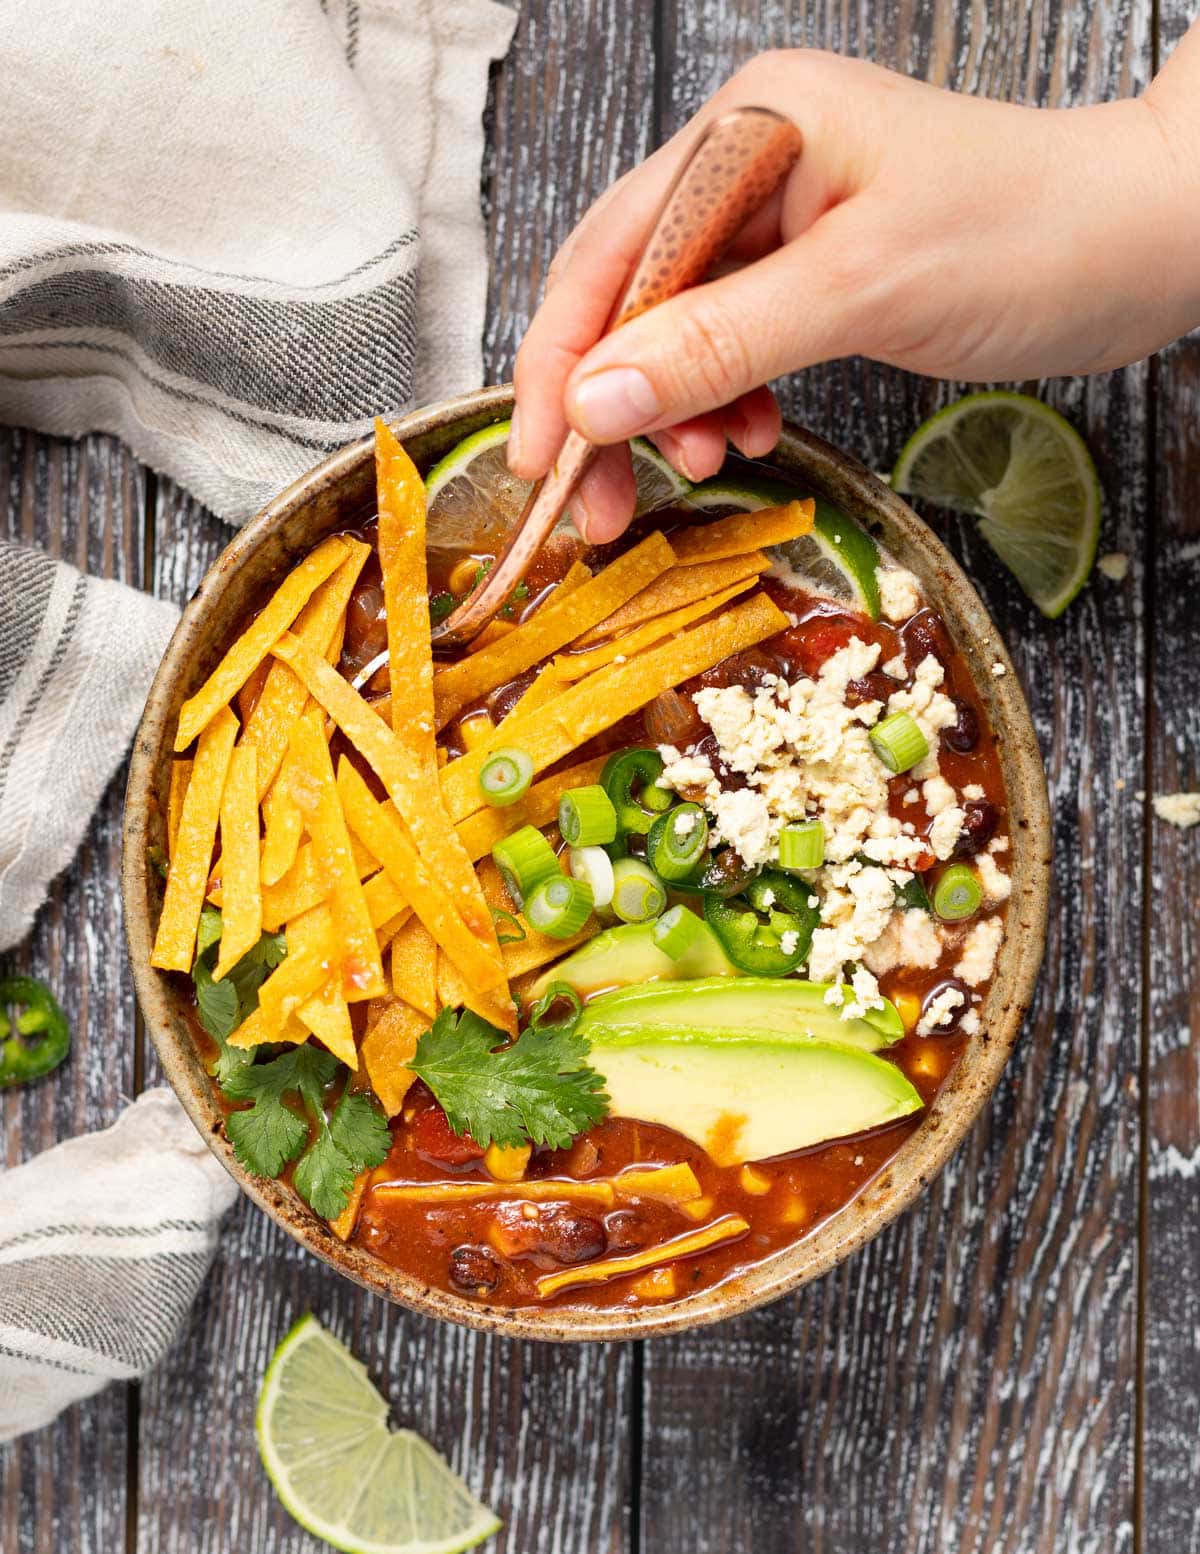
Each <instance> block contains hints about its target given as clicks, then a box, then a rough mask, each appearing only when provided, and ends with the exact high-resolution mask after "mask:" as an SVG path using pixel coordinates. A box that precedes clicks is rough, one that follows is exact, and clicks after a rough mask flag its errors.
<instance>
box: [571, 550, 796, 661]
mask: <svg viewBox="0 0 1200 1554" xmlns="http://www.w3.org/2000/svg"><path fill="white" fill-rule="evenodd" d="M770 565H771V562H770V559H769V557H767V556H764V555H763V553H762V551H761V550H752V551H750V552H749V553H748V554H746V555H744V556H732V557H730V559H729V560H728V561H714V562H711V563H709V564H708V565H701V566H694V567H679V566H676V567H672V568H671V570H670V571H669V572H664V573H663V575H662V576H661V577H660V578H659V579H658V580H657V581H656V582H653V583H651V584H650V586H649V588H643V589H642V591H641V593H640V594H635V596H634V597H633V598H632V599H630V601H629V603H628V604H623V605H622V606H621V608H620V609H619V610H617V611H615V612H614V613H613V614H612V615H610V616H609V617H608V618H607V619H606V620H602V621H601V622H600V624H599V625H598V626H595V627H593V629H592V630H591V631H585V632H583V633H582V635H580V636H578V637H576V638H575V640H574V642H572V644H571V646H572V647H573V648H588V647H594V646H595V645H596V643H598V642H606V641H607V640H608V638H609V637H612V636H615V635H617V633H619V632H622V631H631V630H632V629H633V628H634V627H635V626H644V625H645V623H646V622H647V621H652V620H657V619H658V617H659V616H660V615H669V614H670V613H671V612H672V611H673V610H681V609H682V608H683V607H684V605H685V604H695V602H696V601H697V600H698V599H711V598H712V596H713V594H719V593H723V592H724V590H725V589H726V588H732V587H733V585H734V583H740V582H741V580H742V578H744V577H757V575H758V574H759V573H760V572H765V571H766V570H767V568H768V567H769V566H770Z"/></svg>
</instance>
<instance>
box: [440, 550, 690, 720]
mask: <svg viewBox="0 0 1200 1554" xmlns="http://www.w3.org/2000/svg"><path fill="white" fill-rule="evenodd" d="M674 560H675V556H674V552H673V551H672V549H671V546H670V544H669V542H668V541H667V540H666V538H665V537H664V536H663V535H662V534H661V533H659V531H658V530H657V529H656V530H655V531H654V532H653V533H652V534H649V535H647V536H646V538H645V539H644V540H643V541H642V542H641V544H640V545H635V546H634V548H633V549H632V550H630V551H626V553H625V554H624V555H623V556H618V557H617V559H616V560H615V561H614V562H612V563H611V565H609V566H607V567H605V568H604V570H603V572H601V573H599V574H598V575H597V576H596V577H593V578H592V579H591V581H590V582H587V583H584V584H583V585H582V586H581V587H579V588H575V589H572V590H570V591H569V592H568V593H567V594H566V595H565V597H560V596H561V595H562V593H563V591H562V589H561V588H558V589H555V591H554V593H552V594H551V595H550V598H549V600H548V601H547V602H546V603H545V604H543V605H542V606H541V608H540V609H537V610H535V611H534V612H533V614H532V615H530V616H529V617H528V618H527V619H526V620H524V621H522V622H521V624H520V625H519V626H518V627H517V629H516V630H515V631H510V632H509V633H508V634H507V636H504V637H502V638H501V639H500V641H499V642H494V643H493V644H492V645H491V647H487V648H483V649H482V650H481V651H480V652H478V653H471V654H468V656H467V657H466V658H461V659H459V661H458V662H457V663H456V664H451V665H450V666H449V667H448V668H446V669H441V670H439V671H438V673H437V676H436V678H435V680H434V686H433V691H434V700H435V702H436V705H437V724H438V727H439V728H442V727H444V726H445V725H446V724H447V723H448V722H449V721H450V719H451V718H453V717H455V716H457V714H458V713H459V712H461V711H462V709H463V708H464V707H469V706H470V705H471V704H472V703H473V702H476V701H479V700H480V698H481V697H483V696H486V695H487V693H488V692H489V691H494V690H495V689H496V687H497V686H498V685H504V684H505V683H506V682H507V681H509V680H513V679H515V678H516V676H517V675H519V674H523V673H524V672H525V670H526V669H530V668H532V667H533V665H534V664H537V663H540V662H541V661H542V659H544V658H548V657H549V655H550V654H551V653H553V652H555V651H556V650H557V649H558V648H561V647H565V646H566V644H567V643H568V642H570V641H571V639H572V638H573V637H577V636H578V635H579V633H580V631H581V630H582V631H587V630H588V629H589V628H590V627H592V626H594V625H596V623H597V622H598V621H602V620H604V619H605V617H606V616H608V615H611V614H612V613H613V611H614V610H617V609H619V608H620V607H621V605H623V604H624V603H625V602H626V600H628V599H632V598H633V596H634V595H635V594H638V593H640V592H641V591H642V589H643V588H645V587H646V586H647V584H649V583H652V582H653V581H654V579H655V578H656V577H661V576H662V574H663V573H664V572H666V571H667V570H668V569H669V568H670V567H671V566H672V565H673V564H674Z"/></svg>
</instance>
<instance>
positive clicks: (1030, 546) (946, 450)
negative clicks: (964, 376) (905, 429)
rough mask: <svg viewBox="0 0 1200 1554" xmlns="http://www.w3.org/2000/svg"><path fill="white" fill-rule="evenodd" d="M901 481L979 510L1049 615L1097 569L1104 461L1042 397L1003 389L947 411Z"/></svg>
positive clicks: (986, 529) (918, 439)
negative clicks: (1099, 468) (1096, 460)
mask: <svg viewBox="0 0 1200 1554" xmlns="http://www.w3.org/2000/svg"><path fill="white" fill-rule="evenodd" d="M892 486H893V488H894V489H895V490H896V491H903V492H905V493H907V494H910V495H913V496H919V497H923V498H925V500H926V501H929V502H934V503H936V504H937V505H938V506H939V507H951V508H953V509H954V510H955V511H956V512H961V513H971V514H973V515H974V516H975V517H976V518H978V519H979V532H980V533H981V534H982V535H983V537H984V539H985V540H987V542H988V544H989V545H990V546H991V547H992V549H993V550H994V551H995V552H996V554H997V555H998V556H999V557H1000V559H1001V561H1003V562H1004V563H1005V565H1006V566H1007V567H1008V568H1009V570H1010V571H1011V572H1012V573H1013V575H1014V576H1015V578H1016V579H1017V582H1018V583H1020V585H1021V587H1022V588H1023V589H1024V590H1025V592H1026V593H1027V594H1028V595H1029V597H1030V598H1031V599H1032V600H1033V602H1034V603H1035V604H1036V605H1037V607H1038V609H1039V610H1041V612H1042V614H1043V615H1048V616H1051V617H1054V616H1056V615H1061V614H1062V612H1063V611H1064V610H1065V609H1066V607H1067V605H1068V604H1070V602H1071V600H1072V599H1074V597H1075V595H1076V594H1077V593H1078V592H1079V590H1080V589H1081V588H1082V587H1083V585H1084V583H1085V582H1086V581H1087V578H1088V574H1089V573H1090V572H1091V570H1092V563H1093V561H1094V560H1095V559H1096V547H1097V544H1098V542H1099V539H1100V480H1099V477H1098V475H1097V474H1096V466H1095V464H1093V462H1092V456H1091V454H1090V453H1089V452H1088V450H1087V445H1086V444H1085V443H1084V441H1083V438H1082V437H1080V435H1079V433H1078V432H1077V431H1076V430H1075V428H1074V427H1073V426H1072V425H1071V424H1070V422H1069V421H1065V420H1064V419H1063V417H1062V416H1061V415H1059V413H1058V411H1057V410H1052V409H1051V408H1050V406H1049V405H1044V404H1043V403H1042V402H1041V400H1040V399H1033V398H1031V397H1030V396H1029V395H1028V394H1014V393H1010V392H1009V391H1008V390H1005V389H995V390H988V391H987V392H985V393H981V394H968V395H967V396H966V397H965V398H964V399H960V400H958V401H957V403H956V404H953V405H949V406H948V407H947V408H946V409H945V410H940V411H939V412H938V413H937V415H935V416H932V417H931V418H930V419H929V420H928V421H926V422H925V424H924V425H923V426H921V427H918V429H917V430H916V431H915V432H914V433H913V435H912V436H911V437H910V438H909V440H908V442H907V443H906V444H905V446H904V448H903V450H902V452H901V454H900V457H899V459H897V461H896V468H895V469H894V470H893V471H892Z"/></svg>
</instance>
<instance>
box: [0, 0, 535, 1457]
mask: <svg viewBox="0 0 1200 1554" xmlns="http://www.w3.org/2000/svg"><path fill="white" fill-rule="evenodd" d="M84 9H85V8H83V7H81V6H80V4H79V0H38V3H37V4H36V5H25V6H6V7H0V59H3V61H4V77H5V82H6V86H5V90H4V91H3V92H0V145H2V146H3V147H4V165H5V179H4V188H3V192H2V193H0V422H4V421H6V422H9V423H12V424H16V425H25V426H32V427H35V428H37V429H39V430H41V431H46V432H50V433H54V434H57V435H60V436H69V437H75V436H80V435H82V434H84V433H86V432H89V431H103V432H109V433H113V434H115V435H117V436H119V437H120V438H122V439H123V440H124V441H125V442H126V443H128V445H129V446H130V447H131V448H132V449H133V451H134V452H135V453H136V454H137V456H138V457H139V458H140V459H142V460H143V461H144V462H145V463H147V464H149V465H151V466H152V467H154V468H155V469H158V470H162V471H164V472H165V473H167V474H169V475H171V476H172V477H173V478H174V479H175V480H176V481H178V482H179V483H180V484H181V485H182V486H183V487H184V488H185V489H187V490H188V491H190V492H192V493H193V494H194V495H195V496H197V497H198V498H199V499H200V500H201V501H203V502H204V503H205V504H206V505H207V506H209V507H211V508H212V509H213V510H214V511H215V512H216V513H217V514H219V515H220V516H221V517H223V518H225V519H226V520H228V521H229V522H231V523H242V522H244V521H245V520H246V519H247V518H249V517H251V516H252V515H253V513H254V512H256V511H257V510H258V508H259V507H261V506H262V505H263V504H264V503H265V502H267V501H268V500H270V499H271V498H272V497H274V496H275V495H276V494H277V493H278V492H279V491H280V490H282V489H283V487H285V486H286V485H287V484H288V483H289V482H290V481H292V480H293V479H294V478H295V477H296V476H298V475H300V474H301V473H303V471H304V470H306V469H308V468H309V467H310V466H311V465H312V464H314V463H315V462H316V461H317V460H318V459H319V458H320V457H321V456H322V455H323V454H324V453H325V452H326V451H328V450H329V449H331V448H334V447H337V446H339V445H341V444H343V443H345V442H347V441H349V440H351V439H353V438H355V437H357V436H359V435H360V434H361V433H363V432H364V431H366V430H367V429H368V428H369V426H370V424H371V418H372V417H373V416H374V415H375V414H376V413H378V412H381V411H382V412H384V413H388V412H392V411H397V410H400V409H402V408H404V407H405V406H406V405H407V404H409V403H410V402H411V401H413V400H425V399H431V398H436V397H439V396H442V395H444V394H448V393H451V392H455V391H457V390H461V389H466V388H470V387H474V386H475V385H477V384H478V382H479V381H480V376H481V361H480V342H481V335H482V325H483V309H484V302H485V295H486V278H487V269H486V260H485V254H484V246H483V225H482V216H481V213H480V204H479V175H480V160H481V156H482V150H483V128H482V112H483V107H484V102H485V98H486V92H487V75H488V66H489V62H490V61H491V60H492V59H495V58H499V57H500V56H502V55H503V54H504V52H505V50H506V48H507V46H508V42H509V39H510V36H511V33H512V28H513V25H514V22H515V15H514V13H513V11H512V10H510V9H508V8H507V7H505V6H503V5H499V4H495V3H493V0H437V3H436V4H432V5H431V4H429V3H428V0H226V3H225V4H223V5H221V6H201V5H188V4H180V3H178V0H125V4H123V5H122V6H121V8H120V15H119V17H116V16H114V18H113V24H112V26H108V25H103V26H94V25H87V26H83V25H80V23H81V21H82V20H83V19H84V18H83V11H84ZM177 615H178V611H177V609H176V606H175V604H174V603H171V602H166V601H158V600H154V599H151V598H149V597H147V596H146V595H144V594H140V593H136V592H134V591H132V590H130V589H127V588H124V587H123V586H122V585H119V584H116V583H112V582H106V581H103V580H101V579H96V578H87V577H84V576H82V575H81V574H80V573H78V572H76V571H75V570H74V568H72V567H69V566H67V565H65V564H64V563H61V562H55V561H53V560H51V559H50V558H49V557H47V556H44V555H41V554H39V553H36V552H32V551H30V550H28V549H26V548H24V547H22V546H20V545H17V544H13V543H9V542H0V951H3V950H4V949H6V948H9V947H11V946H12V945H13V944H15V943H16V942H17V941H18V940H19V939H20V938H22V937H23V936H24V934H25V933H26V932H27V931H28V928H29V925H30V923H31V921H32V919H33V916H34V914H35V912H36V911H37V908H38V907H39V905H40V904H41V902H42V901H43V899H44V898H45V893H46V890H47V887H48V885H49V882H50V880H51V879H52V878H53V877H54V876H55V875H56V874H57V873H58V872H59V871H60V870H61V869H62V868H63V867H65V865H66V864H67V863H68V862H69V861H70V858H71V856H72V854H73V853H74V851H75V849H76V848H77V847H78V845H79V842H80V840H81V838H82V836H83V834H84V832H85V830H86V829H87V826H88V823H89V821H90V818H91V814H92V811H93V809H94V808H95V805H96V803H97V801H98V800H99V798H100V795H101V794H102V793H103V791H104V788H105V787H106V785H107V784H108V782H109V781H110V780H111V778H112V776H113V774H114V773H115V772H116V771H117V769H118V768H119V766H120V763H121V760H122V758H123V755H124V752H125V750H126V748H127V746H128V743H129V740H130V737H131V736H132V733H133V729H134V727H135V725H136V723H137V719H138V717H139V715H140V713H141V709H142V705H143V702H144V700H145V695H146V691H147V689H148V687H149V683H150V680H151V678H152V676H153V673H154V669H155V666H156V664H157V662H158V659H159V657H160V655H161V653H162V650H163V647H164V646H165V644H166V641H167V638H168V637H169V635H170V633H171V631H172V629H173V627H174V623H175V620H176V619H177ZM113 883H114V888H115V886H116V882H115V881H114V882H113ZM67 1013H68V1015H70V1013H71V1011H70V1009H69V1008H68V1010H67ZM125 1034H127V1035H128V1034H131V1033H125ZM121 1036H122V1033H120V1032H114V1033H112V1039H114V1040H119V1039H121ZM41 1083H42V1084H43V1085H45V1086H50V1085H53V1084H54V1079H53V1078H50V1079H47V1080H44V1081H41ZM2 1136H3V1110H2V1108H0V1140H2ZM148 1183H149V1184H152V1185H153V1193H152V1194H151V1195H149V1205H148V1202H147V1198H148V1195H147V1192H146V1186H147V1184H148ZM233 1195H234V1191H233V1187H232V1184H231V1183H230V1181H229V1179H228V1178H227V1177H226V1175H225V1173H224V1172H223V1170H222V1169H221V1167H220V1166H219V1165H218V1164H217V1163H216V1162H215V1160H214V1159H213V1158H212V1157H211V1156H210V1155H209V1154H208V1152H207V1149H206V1147H205V1145H204V1144H203V1142H202V1141H201V1140H200V1139H199V1137H198V1135H197V1134H196V1133H195V1130H194V1129H193V1128H192V1126H191V1124H190V1123H189V1122H188V1120H187V1118H186V1116H185V1115H184V1113H183V1110H182V1108H181V1107H180V1106H179V1104H178V1103H177V1102H176V1101H175V1099H174V1097H172V1096H170V1095H169V1094H168V1093H167V1092H165V1091H153V1092H150V1093H149V1094H147V1095H145V1096H143V1097H142V1098H141V1099H140V1100H139V1101H138V1102H137V1103H136V1104H135V1105H134V1106H132V1107H130V1108H129V1109H128V1110H127V1111H126V1112H125V1113H124V1115H123V1116H122V1117H121V1118H120V1119H119V1120H118V1122H117V1124H116V1125H115V1126H114V1127H113V1128H110V1129H109V1130H107V1132H104V1133H99V1134H93V1135H90V1136H85V1137H83V1138H80V1139H75V1140H72V1141H70V1142H69V1143H67V1144H63V1145H60V1146H58V1147H57V1148H56V1149H52V1150H49V1151H47V1152H46V1153H45V1154H43V1155H41V1156H38V1157H37V1158H36V1159H35V1160H33V1161H31V1162H28V1163H27V1164H25V1165H23V1166H18V1167H16V1168H15V1169H13V1170H10V1171H8V1172H7V1173H6V1174H0V1440H5V1439H10V1438H11V1437H13V1436H15V1435H18V1434H20V1433H22V1432H23V1431H25V1430H30V1429H34V1428H36V1427H38V1426H40V1425H42V1424H45V1423H46V1422H47V1421H48V1420H49V1419H51V1418H52V1417H53V1416H54V1415H55V1414H56V1413H57V1412H58V1411H59V1409H61V1408H63V1407H65V1406H66V1405H67V1404H68V1403H69V1402H71V1401H73V1400H74V1399H77V1398H80V1397H84V1396H87V1395H88V1394H89V1393H91V1392H94V1391H96V1390H97V1389H98V1388H99V1387H100V1386H101V1385H103V1383H104V1381H105V1379H108V1378H116V1377H126V1378H128V1377H131V1376H136V1375H140V1374H142V1373H143V1372H144V1371H145V1370H146V1369H148V1368H149V1367H150V1366H151V1365H153V1364H154V1363H155V1362H156V1360H157V1359H158V1358H159V1357H160V1356H161V1355H162V1353H163V1352H164V1351H165V1349H166V1347H167V1346H168V1345H169V1344H170V1343H171V1342H172V1340H173V1338H174V1336H175V1334H176V1333H177V1332H178V1330H179V1328H180V1325H181V1324H182V1322H183V1320H184V1318H185V1317H186V1314H187V1311H188V1308H189V1306H190V1304H191V1301H192V1298H193V1296H194V1295H195V1292H196V1289H197V1287H198V1285H199V1282H200V1280H201V1279H202V1277H203V1275H204V1272H205V1270H206V1268H207V1266H208V1261H209V1258H210V1256H211V1251H212V1247H213V1244H214V1240H215V1236H216V1228H217V1222H218V1220H219V1218H220V1215H221V1214H222V1213H223V1212H224V1210H225V1209H226V1208H227V1207H228V1205H229V1203H230V1202H231V1201H232V1198H233Z"/></svg>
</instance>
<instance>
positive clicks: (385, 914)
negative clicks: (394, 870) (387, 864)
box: [363, 869, 412, 936]
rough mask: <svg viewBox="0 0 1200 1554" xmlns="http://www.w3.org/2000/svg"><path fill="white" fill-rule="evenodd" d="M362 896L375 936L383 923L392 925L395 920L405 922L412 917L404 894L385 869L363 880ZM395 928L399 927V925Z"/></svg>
mask: <svg viewBox="0 0 1200 1554" xmlns="http://www.w3.org/2000/svg"><path fill="white" fill-rule="evenodd" d="M363 895H364V896H365V897H366V898H367V911H368V912H370V914H371V921H372V922H373V923H374V924H375V932H376V935H377V936H378V934H379V933H380V931H381V930H382V928H383V925H384V924H385V923H392V922H394V921H395V919H396V918H401V919H402V920H407V919H408V918H410V917H411V916H412V908H411V907H410V906H409V904H408V901H407V899H406V898H405V895H404V892H403V891H402V890H401V889H400V888H399V886H398V885H397V884H396V882H395V880H394V879H393V878H392V877H391V875H390V874H389V873H388V871H387V870H386V869H380V871H379V873H378V874H372V876H371V878H370V879H369V880H364V882H363ZM396 926H397V927H399V924H398V923H397V925H396Z"/></svg>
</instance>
